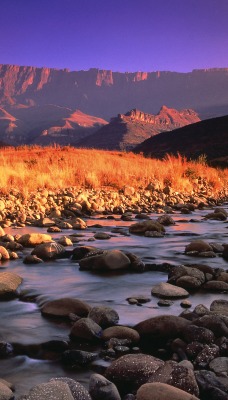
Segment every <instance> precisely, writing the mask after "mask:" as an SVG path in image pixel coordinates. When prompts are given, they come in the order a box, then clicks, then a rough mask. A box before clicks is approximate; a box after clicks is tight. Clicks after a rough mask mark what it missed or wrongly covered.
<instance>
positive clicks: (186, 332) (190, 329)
mask: <svg viewBox="0 0 228 400" xmlns="http://www.w3.org/2000/svg"><path fill="white" fill-rule="evenodd" d="M182 335H183V339H184V340H185V342H187V343H190V342H200V343H206V344H210V343H213V342H214V340H215V335H214V333H213V332H212V331H211V330H210V329H207V328H204V327H202V326H196V325H189V326H186V327H185V328H184V329H183V332H182Z"/></svg>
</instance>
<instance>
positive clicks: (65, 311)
mask: <svg viewBox="0 0 228 400" xmlns="http://www.w3.org/2000/svg"><path fill="white" fill-rule="evenodd" d="M90 309H91V307H90V306H89V305H88V304H87V303H85V302H84V301H81V300H79V299H72V298H68V297H65V298H62V299H57V300H52V301H49V302H47V303H45V304H44V305H43V306H42V308H41V313H42V314H43V315H46V316H49V317H65V318H66V317H67V318H68V317H69V314H71V313H72V314H76V315H78V316H80V317H85V316H87V315H88V313H89V311H90Z"/></svg>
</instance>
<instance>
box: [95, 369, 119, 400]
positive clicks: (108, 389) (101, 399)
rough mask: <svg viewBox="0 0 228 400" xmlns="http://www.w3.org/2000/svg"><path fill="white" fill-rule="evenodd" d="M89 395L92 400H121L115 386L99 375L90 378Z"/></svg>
mask: <svg viewBox="0 0 228 400" xmlns="http://www.w3.org/2000/svg"><path fill="white" fill-rule="evenodd" d="M89 393H90V395H91V397H92V399H93V400H121V397H120V394H119V392H118V389H117V387H116V385H114V383H112V382H110V381H109V380H108V379H106V378H105V377H104V376H102V375H100V374H92V375H91V376H90V381H89Z"/></svg>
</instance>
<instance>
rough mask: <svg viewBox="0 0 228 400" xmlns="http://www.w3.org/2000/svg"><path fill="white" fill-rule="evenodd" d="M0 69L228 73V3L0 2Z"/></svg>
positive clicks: (198, 0)
mask: <svg viewBox="0 0 228 400" xmlns="http://www.w3.org/2000/svg"><path fill="white" fill-rule="evenodd" d="M0 63H1V64H17V65H32V66H38V67H43V66H46V67H55V68H69V69H70V70H80V69H89V68H94V67H95V68H100V69H112V70H113V71H157V70H170V71H182V72H186V71H191V70H192V69H194V68H213V67H220V68H221V67H228V0H1V7H0Z"/></svg>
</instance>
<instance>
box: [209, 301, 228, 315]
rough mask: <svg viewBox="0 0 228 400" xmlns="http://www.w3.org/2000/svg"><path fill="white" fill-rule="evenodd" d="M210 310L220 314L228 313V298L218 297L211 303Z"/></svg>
mask: <svg viewBox="0 0 228 400" xmlns="http://www.w3.org/2000/svg"><path fill="white" fill-rule="evenodd" d="M210 311H215V312H217V313H218V314H225V315H227V314H228V300H224V299H216V300H214V301H213V302H212V303H211V305H210Z"/></svg>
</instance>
